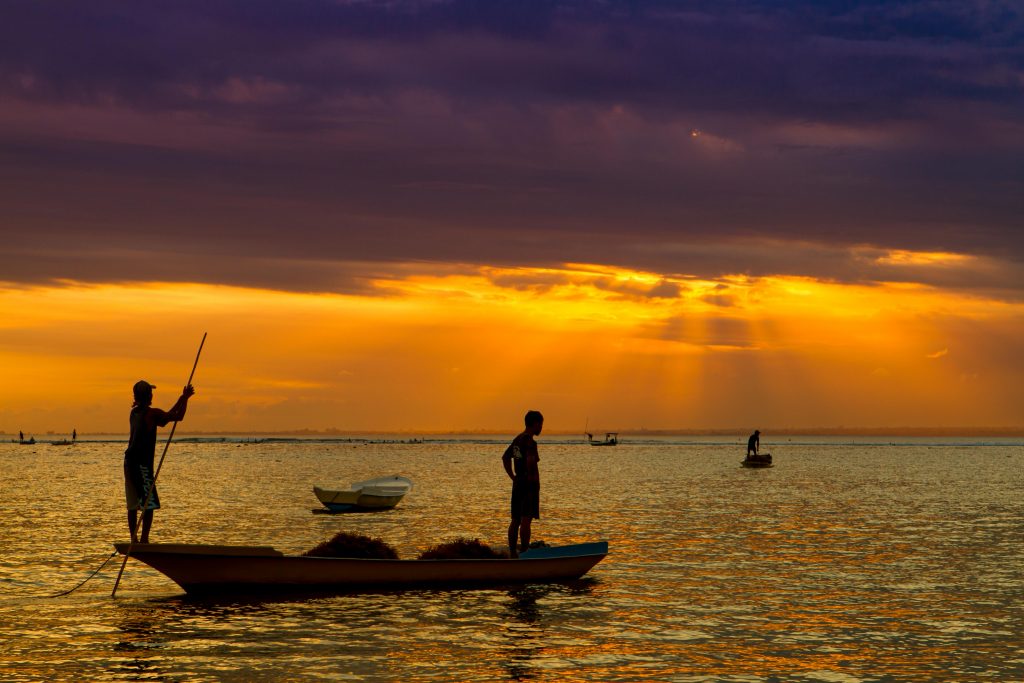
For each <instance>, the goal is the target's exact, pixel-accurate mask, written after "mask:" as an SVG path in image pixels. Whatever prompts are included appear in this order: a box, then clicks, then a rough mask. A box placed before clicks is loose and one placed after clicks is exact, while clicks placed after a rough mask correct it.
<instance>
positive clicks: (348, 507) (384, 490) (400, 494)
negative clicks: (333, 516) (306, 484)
mask: <svg viewBox="0 0 1024 683" xmlns="http://www.w3.org/2000/svg"><path fill="white" fill-rule="evenodd" d="M411 490H412V480H410V479H408V478H407V477H402V476H399V475H397V474H396V475H393V476H390V477H377V478H376V479H367V480H366V481H359V482H356V483H355V484H352V485H351V486H349V487H348V488H347V489H342V490H331V489H322V488H320V487H319V486H314V487H313V493H315V494H316V497H317V499H318V500H319V501H320V502H321V503H323V504H324V506H325V507H326V508H327V509H328V510H329V511H331V512H358V511H367V510H387V509H390V508H393V507H395V506H396V505H398V504H399V503H400V502H401V500H402V498H404V497H405V494H407V493H409V491H411Z"/></svg>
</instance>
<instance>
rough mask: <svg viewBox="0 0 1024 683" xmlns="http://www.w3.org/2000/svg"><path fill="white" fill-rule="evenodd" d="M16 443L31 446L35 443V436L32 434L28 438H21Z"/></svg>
mask: <svg viewBox="0 0 1024 683" xmlns="http://www.w3.org/2000/svg"><path fill="white" fill-rule="evenodd" d="M18 443H19V444H21V445H22V446H33V445H35V443H36V437H34V436H33V437H31V438H29V439H22V440H21V441H19V442H18Z"/></svg>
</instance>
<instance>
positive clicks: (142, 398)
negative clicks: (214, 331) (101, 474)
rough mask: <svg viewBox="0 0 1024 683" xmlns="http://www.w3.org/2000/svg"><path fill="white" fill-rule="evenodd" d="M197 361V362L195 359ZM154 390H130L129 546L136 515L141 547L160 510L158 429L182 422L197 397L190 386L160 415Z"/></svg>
mask: <svg viewBox="0 0 1024 683" xmlns="http://www.w3.org/2000/svg"><path fill="white" fill-rule="evenodd" d="M204 339H205V337H204ZM196 360H197V362H198V357H197V359H196ZM154 389H156V387H155V386H153V385H152V384H150V383H149V382H147V381H145V380H139V381H138V382H136V383H135V386H134V387H133V389H132V391H133V393H134V394H135V403H133V404H132V412H131V414H130V415H129V417H128V421H129V423H130V425H131V435H130V436H129V437H128V449H127V450H126V451H125V452H124V497H125V501H126V502H127V504H128V530H129V531H130V532H131V535H132V543H137V542H139V539H138V537H137V535H136V529H137V528H138V511H139V510H143V513H142V543H149V529H150V526H152V524H153V510H156V509H158V508H159V507H160V497H159V496H158V495H157V492H156V475H155V473H154V471H153V458H154V456H155V455H156V430H157V427H165V426H166V425H167V423H168V422H180V421H181V420H183V419H185V410H186V409H187V408H188V399H189V398H191V397H192V395H193V394H195V393H196V390H195V389H193V388H192V385H191V384H188V385H186V386H185V389H184V390H183V391H182V392H181V397H180V398H179V399H178V401H177V402H176V403H175V404H174V407H172V408H171V409H170V410H168V411H163V410H160V409H159V408H153V407H152V403H153V390H154ZM126 559H127V558H126Z"/></svg>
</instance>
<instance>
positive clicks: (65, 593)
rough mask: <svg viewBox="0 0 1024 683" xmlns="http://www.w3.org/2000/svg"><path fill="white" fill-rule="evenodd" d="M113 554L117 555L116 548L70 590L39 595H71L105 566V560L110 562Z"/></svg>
mask: <svg viewBox="0 0 1024 683" xmlns="http://www.w3.org/2000/svg"><path fill="white" fill-rule="evenodd" d="M114 555H117V551H116V550H115V551H114V552H112V553H110V557H108V558H107V559H105V560H103V564H101V565H100V566H98V567H96V569H95V571H93V573H92V574H89V576H87V577H85V580H84V581H82V582H81V583H80V584H78V585H77V586H75V587H74V588H72V589H70V590H66V591H61V592H60V593H54V594H53V595H43V596H41V597H44V598H59V597H61V596H63V595H71V594H72V593H74V592H75V591H76V590H78V589H79V588H81V587H82V586H84V585H85V584H87V583H88V582H89V579H91V578H92V577H94V576H96V575H97V574H99V573H100V570H101V569H103V568H104V567H106V566H107V562H110V561H111V560H112V559H114Z"/></svg>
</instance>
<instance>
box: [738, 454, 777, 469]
mask: <svg viewBox="0 0 1024 683" xmlns="http://www.w3.org/2000/svg"><path fill="white" fill-rule="evenodd" d="M740 464H741V465H743V466H744V467H773V465H772V454H771V453H761V454H758V455H748V456H747V457H746V458H744V459H743V460H741V461H740Z"/></svg>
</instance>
